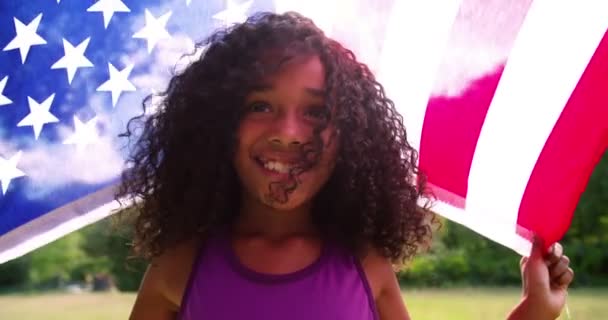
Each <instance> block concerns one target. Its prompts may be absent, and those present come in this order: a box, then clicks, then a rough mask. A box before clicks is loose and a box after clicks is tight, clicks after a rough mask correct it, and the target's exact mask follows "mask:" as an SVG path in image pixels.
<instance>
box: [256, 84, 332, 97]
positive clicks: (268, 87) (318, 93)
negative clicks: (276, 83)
mask: <svg viewBox="0 0 608 320" xmlns="http://www.w3.org/2000/svg"><path fill="white" fill-rule="evenodd" d="M273 88H274V87H273V86H272V85H269V84H258V85H255V86H253V87H252V88H251V91H261V92H263V91H268V90H272V89H273ZM305 90H306V92H308V93H310V94H311V95H313V96H317V97H321V98H323V97H325V90H323V89H317V88H305Z"/></svg>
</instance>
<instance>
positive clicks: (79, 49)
mask: <svg viewBox="0 0 608 320" xmlns="http://www.w3.org/2000/svg"><path fill="white" fill-rule="evenodd" d="M90 40H91V37H89V38H86V39H85V40H84V41H83V42H81V43H80V44H78V45H77V46H76V47H74V46H73V45H72V44H71V43H69V42H68V41H67V40H65V39H63V52H65V55H64V56H63V57H62V58H61V59H59V60H57V62H55V63H54V64H53V65H52V66H51V69H59V68H64V69H65V71H66V72H67V73H68V83H70V84H71V83H72V79H74V75H75V74H76V70H77V69H78V68H87V67H93V64H92V63H91V61H89V59H87V57H85V56H84V52H85V51H86V50H87V46H88V45H89V41H90Z"/></svg>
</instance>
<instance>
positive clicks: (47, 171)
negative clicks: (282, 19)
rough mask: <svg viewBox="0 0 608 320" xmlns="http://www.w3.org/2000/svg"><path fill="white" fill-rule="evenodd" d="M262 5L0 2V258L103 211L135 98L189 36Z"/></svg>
mask: <svg viewBox="0 0 608 320" xmlns="http://www.w3.org/2000/svg"><path fill="white" fill-rule="evenodd" d="M273 10H274V4H273V3H272V1H271V0H256V1H253V0H244V1H243V0H228V1H223V0H198V1H197V0H172V1H140V0H132V1H127V0H98V1H82V0H32V1H18V0H9V1H6V0H5V1H2V2H0V30H2V32H1V33H0V50H1V51H0V190H1V192H0V263H2V262H5V261H8V260H10V259H13V258H16V257H18V256H20V255H23V254H25V253H27V252H29V251H31V250H33V249H35V248H38V247H40V246H42V245H44V244H46V243H48V242H51V241H53V240H55V239H57V238H59V237H61V236H63V235H65V234H67V233H69V232H72V231H74V230H76V229H78V228H81V227H83V226H85V225H87V224H90V223H92V222H95V221H97V220H99V219H101V218H103V217H105V216H107V215H108V214H110V213H111V211H112V210H113V209H115V208H116V204H115V203H114V201H113V186H115V185H116V183H117V182H118V179H119V177H120V173H121V171H122V169H123V165H124V159H125V157H126V153H127V152H128V150H127V148H124V146H125V143H126V141H124V140H122V139H120V138H118V137H117V136H118V134H119V133H121V132H123V131H124V129H125V127H126V123H127V121H128V120H129V119H130V118H131V117H133V116H135V115H138V114H140V113H141V112H142V107H141V103H142V100H143V99H144V98H145V97H146V96H148V95H150V94H154V93H157V92H161V91H163V90H164V89H165V86H166V84H167V83H168V80H169V79H170V76H171V74H172V72H174V70H176V69H179V68H181V67H183V66H185V65H186V64H187V63H188V62H189V61H188V60H187V59H189V58H187V57H186V58H183V55H184V54H187V53H192V52H194V50H195V46H194V42H195V41H199V40H202V39H203V38H204V37H205V36H207V35H209V34H210V32H212V31H213V30H215V29H217V28H218V27H222V26H224V25H229V24H232V23H235V22H240V21H243V20H245V19H246V17H247V16H248V15H251V14H252V13H254V12H256V11H273ZM184 59H186V60H184ZM157 101H158V100H157ZM152 105H154V99H153V101H152ZM150 112H153V110H152V111H150Z"/></svg>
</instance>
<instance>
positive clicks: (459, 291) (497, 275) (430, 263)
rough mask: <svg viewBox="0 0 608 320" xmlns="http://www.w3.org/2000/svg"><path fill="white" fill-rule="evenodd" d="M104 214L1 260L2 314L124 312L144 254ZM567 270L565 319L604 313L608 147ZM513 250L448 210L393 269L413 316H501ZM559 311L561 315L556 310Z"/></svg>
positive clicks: (65, 319) (571, 240)
mask: <svg viewBox="0 0 608 320" xmlns="http://www.w3.org/2000/svg"><path fill="white" fill-rule="evenodd" d="M129 242H130V237H129V228H128V221H126V220H123V221H118V220H117V219H115V217H109V218H107V219H104V220H102V221H100V222H97V223H95V224H92V225H90V226H88V227H85V228H83V229H81V230H78V231H76V232H74V233H71V234H69V235H67V236H65V237H63V238H61V239H59V240H57V241H55V242H53V243H50V244H49V245H47V246H44V247H42V248H40V249H38V250H36V251H34V252H31V253H29V254H27V255H25V256H23V257H21V258H18V259H16V260H12V261H9V262H7V263H5V264H2V265H0V319H3V320H4V319H62V320H69V319H125V318H127V317H128V314H129V311H130V308H131V306H132V304H133V301H134V299H135V295H136V291H137V289H138V286H139V283H140V281H141V278H142V276H143V272H144V270H145V267H146V265H147V264H146V262H145V261H142V260H139V259H135V258H133V257H132V256H131V252H130V248H129ZM561 243H562V244H563V245H564V247H565V250H566V254H567V255H568V256H569V257H570V259H571V264H572V267H573V268H574V270H575V274H576V276H575V280H574V283H573V284H572V289H571V290H570V295H569V301H568V309H569V310H568V311H569V312H570V316H571V318H572V319H605V317H606V315H608V305H606V303H605V302H606V301H608V250H607V249H606V248H608V153H606V154H604V156H603V158H602V160H601V162H600V163H599V164H598V165H597V167H596V168H595V170H594V173H593V175H592V177H591V179H590V181H589V184H588V185H587V188H586V191H585V193H584V194H583V195H582V197H581V199H580V202H579V204H578V207H577V209H576V213H575V215H574V219H573V221H572V226H571V227H570V229H569V231H568V233H567V234H566V236H565V237H564V239H562V240H561ZM518 262H519V255H517V254H516V253H515V252H513V251H512V250H510V249H507V248H505V247H503V246H501V245H498V244H496V243H495V242H493V241H490V240H487V239H485V238H483V237H481V236H479V235H478V234H476V233H474V232H472V231H470V230H469V229H466V228H464V227H462V226H460V225H458V224H455V223H453V222H451V221H448V220H442V227H441V228H440V229H439V231H437V233H436V234H435V240H434V244H433V247H432V248H431V249H430V251H428V252H427V253H425V254H422V255H420V256H418V257H416V258H415V259H414V260H413V261H412V262H411V263H410V265H409V266H408V267H407V268H406V269H405V270H403V271H401V272H400V273H399V274H398V275H399V279H400V281H401V284H402V288H403V296H404V299H405V301H406V305H407V306H408V308H409V310H410V313H411V315H412V317H413V319H422V320H424V319H500V318H504V316H505V314H506V313H507V312H508V311H509V309H510V308H511V307H512V306H513V305H514V304H516V303H517V302H518V299H519V293H520V281H521V279H520V275H519V266H518ZM562 318H563V319H568V318H567V315H566V314H565V313H564V314H563V316H562Z"/></svg>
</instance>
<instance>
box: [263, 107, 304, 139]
mask: <svg viewBox="0 0 608 320" xmlns="http://www.w3.org/2000/svg"><path fill="white" fill-rule="evenodd" d="M311 131H312V130H311V128H310V126H309V125H307V124H306V123H305V122H304V121H303V119H300V118H299V117H298V115H297V114H296V113H295V112H287V113H284V114H281V115H279V116H278V117H276V119H275V120H274V121H273V125H272V130H271V134H270V139H269V140H270V142H271V143H272V144H274V145H280V146H282V147H297V146H300V145H302V144H305V143H306V142H308V139H309V137H310V134H311Z"/></svg>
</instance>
